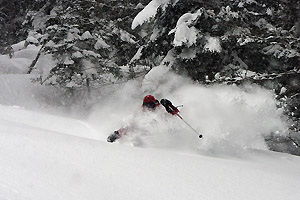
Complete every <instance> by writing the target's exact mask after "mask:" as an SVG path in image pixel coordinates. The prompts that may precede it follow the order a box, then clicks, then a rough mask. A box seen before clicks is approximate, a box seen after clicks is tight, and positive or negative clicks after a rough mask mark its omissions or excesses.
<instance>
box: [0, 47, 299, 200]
mask: <svg viewBox="0 0 300 200" xmlns="http://www.w3.org/2000/svg"><path fill="white" fill-rule="evenodd" d="M19 46H20V45H19ZM15 48H16V47H15ZM20 49H21V48H20ZM32 50H33V51H32ZM37 51H38V48H33V47H32V48H31V50H30V49H23V50H20V51H19V52H16V54H15V56H16V55H18V56H16V57H14V58H13V59H9V58H8V56H6V57H5V56H1V57H0V60H1V62H0V72H1V73H2V74H0V113H1V115H0V158H1V160H0V199H1V200H2V199H3V200H23V199H24V200H28V199H30V200H47V199H49V200H53V199H55V200H59V199H62V200H77V199H78V200H86V199H88V200H93V199H125V200H127V199H128V200H129V199H130V200H134V199H149V200H150V199H151V200H152V199H167V200H170V199H172V200H173V199H174V200H175V199H180V200H182V199H209V200H212V199H224V200H233V199H253V200H254V199H255V200H257V199H264V200H276V199H278V200H282V199H285V200H292V199H293V200H294V199H300V192H299V185H300V168H299V166H300V158H299V157H296V156H292V155H288V154H283V153H275V152H271V151H268V150H267V147H266V145H265V143H264V140H263V136H264V135H266V134H269V133H270V132H277V133H278V134H285V130H286V125H285V122H284V119H282V118H281V111H280V110H277V109H276V102H275V101H274V98H273V94H272V93H271V92H269V91H266V90H264V89H262V88H260V87H258V86H255V85H252V86H245V87H244V88H238V87H235V86H213V87H203V86H201V85H197V84H194V83H192V82H191V81H189V80H186V79H185V78H180V77H177V76H176V75H174V74H172V73H168V72H166V70H165V69H164V68H162V67H157V68H154V69H153V70H152V71H151V73H150V74H149V75H147V76H146V77H145V79H144V80H143V81H142V82H141V81H138V80H137V81H131V82H129V83H127V84H124V85H120V86H118V87H119V89H118V90H115V91H113V92H109V93H108V92H107V93H105V94H106V95H103V96H101V97H100V98H99V104H98V105H96V106H95V107H93V109H92V112H91V113H90V115H89V116H88V117H86V118H81V119H79V118H77V119H74V118H71V117H68V115H67V114H64V115H62V114H61V112H57V110H58V109H59V107H51V106H49V105H50V104H49V102H51V105H55V104H53V101H56V100H57V99H55V98H56V97H57V96H55V95H54V94H55V93H54V91H53V90H49V88H45V87H42V86H35V85H32V84H31V82H30V78H31V77H30V76H28V75H24V73H25V72H26V70H24V66H27V64H28V63H30V62H29V61H30V60H31V59H32V58H33V57H34V56H33V55H32V53H33V52H35V53H37ZM19 59H22V60H23V61H24V62H23V61H20V62H21V63H18V62H17V61H18V60H19ZM16 63H18V64H16ZM162 74H163V75H162ZM159 75H162V76H159ZM160 77H163V78H160ZM148 93H151V94H154V95H155V97H157V98H158V99H160V98H168V99H170V100H172V102H173V103H174V104H175V105H180V104H183V105H184V107H182V108H181V112H180V113H181V115H182V116H183V117H184V118H185V119H186V120H187V121H188V122H189V123H190V124H191V125H192V126H193V127H194V128H195V129H196V130H197V131H199V132H201V133H202V134H203V135H204V138H203V139H202V140H199V139H198V138H197V136H196V135H195V134H194V133H193V132H192V131H191V130H190V129H189V128H188V127H187V126H186V125H185V124H184V123H182V122H181V121H180V119H178V118H176V117H173V116H170V115H166V114H165V112H164V110H163V109H159V110H157V111H156V112H155V113H143V112H141V111H140V106H141V101H142V98H143V95H145V94H148ZM107 94H109V95H107ZM45 111H47V112H45ZM48 111H49V112H48ZM50 111H51V112H50ZM56 112H57V113H59V115H58V114H54V113H56ZM50 113H51V114H50ZM132 123H134V124H135V126H136V127H138V129H137V130H136V131H132V132H131V133H130V134H129V135H127V136H126V137H124V138H122V139H121V140H120V141H118V142H116V143H113V144H110V143H107V142H106V141H105V140H106V137H107V136H108V134H110V133H112V131H113V130H116V129H118V128H120V127H122V126H123V125H126V124H132Z"/></svg>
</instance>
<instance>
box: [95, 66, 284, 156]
mask: <svg viewBox="0 0 300 200" xmlns="http://www.w3.org/2000/svg"><path fill="white" fill-rule="evenodd" d="M141 86H142V87H141ZM120 87H121V88H119V90H117V91H116V92H114V93H113V94H111V95H109V96H107V97H105V99H104V101H102V102H104V103H102V104H101V105H99V106H98V107H97V108H95V110H94V113H93V114H92V115H91V121H94V124H98V131H99V132H100V133H103V134H104V135H103V138H106V137H107V135H108V134H110V133H112V132H113V131H114V130H117V129H118V128H120V127H122V126H124V125H132V124H133V127H134V129H133V130H132V131H129V132H128V134H127V135H126V136H125V137H123V138H122V139H121V140H119V142H120V143H125V144H133V145H136V146H141V147H159V148H168V149H173V150H180V151H182V150H185V151H193V152H195V151H197V152H200V153H204V154H213V155H220V154H221V155H222V154H226V155H232V154H238V153H239V152H242V150H247V149H266V148H267V147H266V144H265V143H264V139H263V136H264V135H267V134H270V133H271V132H277V133H282V134H284V131H285V130H286V127H285V123H284V122H283V120H282V119H281V112H280V110H277V108H276V102H275V100H274V96H273V94H272V93H271V92H270V91H268V90H265V89H263V88H261V87H259V86H257V85H247V86H243V87H237V86H225V85H215V86H208V87H205V86H203V85H200V84H196V83H193V82H192V81H191V80H189V79H188V78H184V77H181V76H178V75H175V74H173V73H171V72H169V71H168V69H167V68H166V67H165V66H159V67H156V68H154V69H152V70H151V71H150V73H149V74H148V75H147V76H146V77H145V79H144V80H143V81H142V83H141V82H140V81H131V82H129V83H127V84H126V85H124V86H120ZM147 94H152V95H154V96H155V97H156V98H157V99H161V98H167V99H169V100H171V101H172V102H173V104H174V105H181V104H183V107H182V108H180V114H181V115H182V117H183V118H184V119H185V120H186V121H187V122H188V123H189V124H190V125H191V126H192V127H194V128H195V129H196V130H197V131H198V132H199V133H202V134H203V136H204V138H203V139H201V140H200V139H198V137H197V135H196V134H195V133H194V132H193V131H192V130H191V129H190V128H189V127H188V126H187V125H186V124H184V123H183V122H182V121H181V120H180V119H179V118H177V117H176V116H171V115H169V114H166V112H165V111H164V108H163V107H161V108H159V109H158V110H157V111H156V112H142V111H141V104H142V99H143V97H144V95H147Z"/></svg>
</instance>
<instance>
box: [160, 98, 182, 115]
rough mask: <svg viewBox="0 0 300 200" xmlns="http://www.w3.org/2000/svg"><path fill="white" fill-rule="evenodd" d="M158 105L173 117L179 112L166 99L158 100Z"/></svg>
mask: <svg viewBox="0 0 300 200" xmlns="http://www.w3.org/2000/svg"><path fill="white" fill-rule="evenodd" d="M160 104H161V105H163V106H164V107H165V108H166V111H167V112H168V113H170V114H172V115H175V114H177V113H178V112H179V110H178V109H177V108H176V107H175V106H173V104H172V102H171V101H169V100H168V99H162V100H160Z"/></svg>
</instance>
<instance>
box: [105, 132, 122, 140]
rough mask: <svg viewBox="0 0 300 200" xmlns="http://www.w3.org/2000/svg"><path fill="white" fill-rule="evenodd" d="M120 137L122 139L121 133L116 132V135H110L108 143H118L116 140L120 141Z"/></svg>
mask: <svg viewBox="0 0 300 200" xmlns="http://www.w3.org/2000/svg"><path fill="white" fill-rule="evenodd" d="M120 137H121V136H120V133H119V132H118V131H114V133H112V134H110V135H109V136H108V137H107V142H114V141H116V139H119V138H120Z"/></svg>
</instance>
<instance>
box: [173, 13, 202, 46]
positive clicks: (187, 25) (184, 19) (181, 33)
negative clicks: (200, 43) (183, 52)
mask: <svg viewBox="0 0 300 200" xmlns="http://www.w3.org/2000/svg"><path fill="white" fill-rule="evenodd" d="M201 15H202V11H201V10H200V9H199V10H197V12H195V13H185V14H184V15H182V16H181V17H180V18H179V19H178V21H177V24H176V27H175V28H174V29H172V30H171V31H170V33H169V34H172V33H175V36H174V41H173V44H174V46H182V45H184V44H186V45H187V47H190V46H192V45H193V44H195V43H196V41H197V34H198V32H199V30H197V29H196V28H195V27H194V26H191V24H192V23H193V22H194V21H195V20H197V18H198V17H199V16H201Z"/></svg>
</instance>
